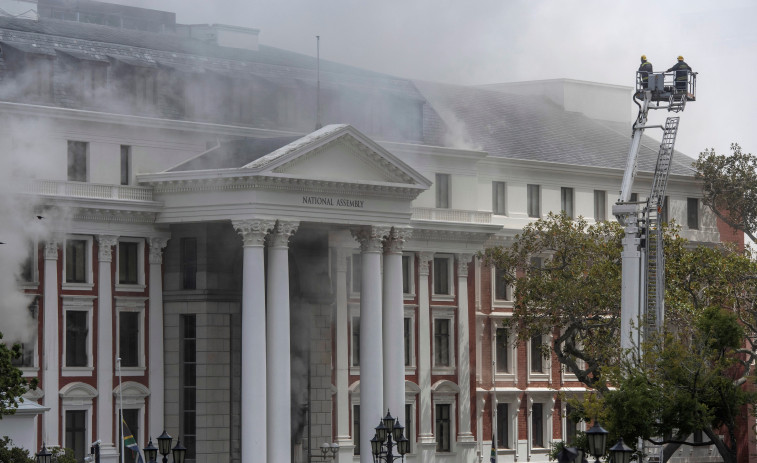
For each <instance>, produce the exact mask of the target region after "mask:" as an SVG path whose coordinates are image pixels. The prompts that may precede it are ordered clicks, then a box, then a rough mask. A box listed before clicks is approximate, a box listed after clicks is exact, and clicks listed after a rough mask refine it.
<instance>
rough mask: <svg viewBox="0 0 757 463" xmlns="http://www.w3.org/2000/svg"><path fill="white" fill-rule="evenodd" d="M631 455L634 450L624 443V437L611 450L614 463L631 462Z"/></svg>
mask: <svg viewBox="0 0 757 463" xmlns="http://www.w3.org/2000/svg"><path fill="white" fill-rule="evenodd" d="M631 454H633V449H632V448H631V447H629V446H627V445H626V444H625V443H623V438H622V437H621V438H620V440H619V441H618V443H617V444H615V445H613V446H612V447H611V448H610V455H611V456H612V461H613V463H628V462H630V461H631Z"/></svg>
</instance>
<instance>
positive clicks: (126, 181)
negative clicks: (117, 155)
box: [120, 145, 133, 185]
mask: <svg viewBox="0 0 757 463" xmlns="http://www.w3.org/2000/svg"><path fill="white" fill-rule="evenodd" d="M132 160H133V156H132V147H131V145H121V164H120V167H121V171H120V173H121V185H131V175H132V170H133V168H132Z"/></svg>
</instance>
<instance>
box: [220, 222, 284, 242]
mask: <svg viewBox="0 0 757 463" xmlns="http://www.w3.org/2000/svg"><path fill="white" fill-rule="evenodd" d="M231 225H232V226H233V227H234V230H236V231H237V233H239V234H240V235H241V236H242V241H243V243H244V244H243V246H245V247H247V246H263V244H264V243H265V236H266V235H267V234H268V232H269V231H270V230H273V229H274V227H275V226H276V221H275V220H273V219H247V220H232V221H231Z"/></svg>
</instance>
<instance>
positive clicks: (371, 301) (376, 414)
mask: <svg viewBox="0 0 757 463" xmlns="http://www.w3.org/2000/svg"><path fill="white" fill-rule="evenodd" d="M388 231H389V230H388V229H385V228H379V227H364V228H360V229H356V230H353V234H354V236H355V238H356V239H357V240H358V241H359V242H360V249H361V251H362V262H363V265H362V268H361V271H362V278H361V280H360V431H361V432H360V462H361V463H372V462H373V455H372V454H371V451H370V448H371V439H372V438H373V432H371V431H372V430H373V428H375V427H376V425H377V424H378V422H379V420H380V419H381V418H382V417H383V416H384V415H385V414H386V410H385V409H384V407H383V399H384V392H383V389H384V379H383V370H384V362H383V351H382V348H381V338H382V328H381V325H382V317H381V308H382V303H381V293H382V291H381V248H382V245H381V241H382V239H383V237H384V236H385V235H386V234H387V233H388Z"/></svg>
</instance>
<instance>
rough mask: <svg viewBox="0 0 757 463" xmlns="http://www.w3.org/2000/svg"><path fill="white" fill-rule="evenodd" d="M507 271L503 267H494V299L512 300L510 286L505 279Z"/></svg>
mask: <svg viewBox="0 0 757 463" xmlns="http://www.w3.org/2000/svg"><path fill="white" fill-rule="evenodd" d="M504 276H505V272H504V271H502V269H498V268H497V269H494V299H496V300H498V301H511V300H512V295H511V294H510V287H509V286H508V285H507V282H506V281H505V278H504Z"/></svg>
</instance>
